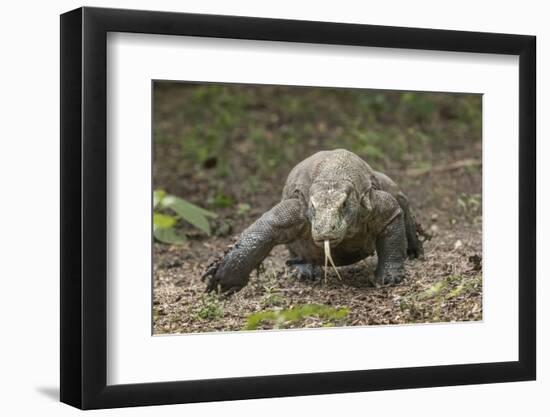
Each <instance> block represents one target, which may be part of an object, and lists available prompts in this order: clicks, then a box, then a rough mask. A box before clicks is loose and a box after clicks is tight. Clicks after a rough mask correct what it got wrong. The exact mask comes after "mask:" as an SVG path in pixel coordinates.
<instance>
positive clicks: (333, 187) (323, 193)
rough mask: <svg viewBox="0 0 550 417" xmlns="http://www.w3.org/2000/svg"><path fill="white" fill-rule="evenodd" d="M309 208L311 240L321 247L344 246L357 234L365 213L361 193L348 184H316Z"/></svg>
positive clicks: (311, 194) (343, 182) (310, 194)
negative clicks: (346, 240) (345, 240)
mask: <svg viewBox="0 0 550 417" xmlns="http://www.w3.org/2000/svg"><path fill="white" fill-rule="evenodd" d="M308 205H309V207H308V208H309V209H308V217H309V221H310V224H311V237H312V239H313V241H314V242H315V244H316V245H317V246H319V247H323V246H325V245H326V243H325V242H328V244H329V245H330V247H331V248H334V247H336V246H337V245H338V244H340V242H342V241H343V240H344V238H345V237H346V236H347V235H349V234H350V232H353V229H354V228H355V227H356V225H357V223H358V218H359V215H360V212H361V208H360V205H361V202H360V200H359V196H358V193H357V191H356V190H355V188H354V187H353V184H351V183H350V182H348V181H342V182H338V183H336V182H334V183H326V182H323V183H314V184H313V185H312V186H311V189H310V192H309V204H308Z"/></svg>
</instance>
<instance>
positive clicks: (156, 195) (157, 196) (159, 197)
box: [153, 190, 166, 208]
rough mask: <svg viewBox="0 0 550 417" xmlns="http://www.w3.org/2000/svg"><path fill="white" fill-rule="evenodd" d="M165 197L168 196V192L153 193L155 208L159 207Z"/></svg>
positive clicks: (157, 191) (156, 191)
mask: <svg viewBox="0 0 550 417" xmlns="http://www.w3.org/2000/svg"><path fill="white" fill-rule="evenodd" d="M165 196H166V191H164V190H155V191H153V208H157V206H158V205H159V204H160V203H161V202H162V200H163V198H164V197H165Z"/></svg>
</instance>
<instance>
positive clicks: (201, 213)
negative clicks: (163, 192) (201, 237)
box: [162, 195, 216, 235]
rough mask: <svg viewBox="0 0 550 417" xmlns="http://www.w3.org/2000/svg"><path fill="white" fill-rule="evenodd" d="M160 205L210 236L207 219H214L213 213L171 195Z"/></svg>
mask: <svg viewBox="0 0 550 417" xmlns="http://www.w3.org/2000/svg"><path fill="white" fill-rule="evenodd" d="M162 205H163V207H166V208H170V209H172V210H174V211H175V212H176V213H177V214H178V216H180V217H181V218H182V219H183V220H185V221H187V222H189V223H191V224H192V225H193V226H195V227H197V228H199V229H201V230H202V231H203V232H205V233H206V234H208V235H210V233H211V231H210V224H209V223H208V218H207V217H216V214H215V213H212V212H210V211H208V210H205V209H203V208H201V207H199V206H196V205H194V204H192V203H190V202H188V201H185V200H183V199H181V198H178V197H174V196H171V195H168V196H166V197H164V199H163V200H162Z"/></svg>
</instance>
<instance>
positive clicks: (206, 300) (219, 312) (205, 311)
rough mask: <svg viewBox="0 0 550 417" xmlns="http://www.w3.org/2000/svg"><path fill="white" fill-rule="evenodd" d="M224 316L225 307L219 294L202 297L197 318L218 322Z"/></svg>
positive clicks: (196, 314)
mask: <svg viewBox="0 0 550 417" xmlns="http://www.w3.org/2000/svg"><path fill="white" fill-rule="evenodd" d="M222 316H223V305H222V303H221V301H220V299H219V298H218V295H217V294H214V293H211V294H206V295H203V296H202V297H201V306H200V308H199V309H198V310H197V312H196V313H195V317H196V318H199V319H201V320H216V319H217V318H220V317H222Z"/></svg>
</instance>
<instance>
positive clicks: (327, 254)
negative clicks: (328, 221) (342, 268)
mask: <svg viewBox="0 0 550 417" xmlns="http://www.w3.org/2000/svg"><path fill="white" fill-rule="evenodd" d="M329 261H330V264H331V265H332V267H333V268H334V272H336V275H338V279H339V280H340V281H342V277H341V276H340V274H339V273H338V269H336V265H334V261H333V260H332V256H330V242H329V241H328V240H325V283H326V282H327V273H328V262H329Z"/></svg>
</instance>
